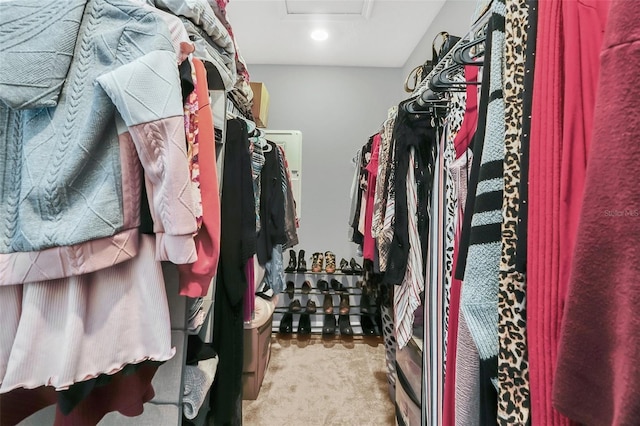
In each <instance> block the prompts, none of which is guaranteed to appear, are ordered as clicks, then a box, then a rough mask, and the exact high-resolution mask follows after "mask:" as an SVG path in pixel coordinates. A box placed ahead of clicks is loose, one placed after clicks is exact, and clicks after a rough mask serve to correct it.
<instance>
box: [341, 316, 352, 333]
mask: <svg viewBox="0 0 640 426" xmlns="http://www.w3.org/2000/svg"><path fill="white" fill-rule="evenodd" d="M338 325H339V327H340V334H342V335H343V336H353V329H352V328H351V322H350V321H349V315H340V317H339V318H338Z"/></svg>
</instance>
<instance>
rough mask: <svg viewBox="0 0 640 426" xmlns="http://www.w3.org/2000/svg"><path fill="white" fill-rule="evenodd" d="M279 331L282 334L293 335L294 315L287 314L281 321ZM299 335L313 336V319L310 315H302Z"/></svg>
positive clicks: (299, 322) (299, 323)
mask: <svg viewBox="0 0 640 426" xmlns="http://www.w3.org/2000/svg"><path fill="white" fill-rule="evenodd" d="M279 331H280V333H281V334H291V333H293V315H292V314H290V313H288V312H287V313H286V314H284V315H283V316H282V319H281V320H280V327H279ZM298 334H301V335H306V334H311V317H310V316H309V314H300V320H299V321H298Z"/></svg>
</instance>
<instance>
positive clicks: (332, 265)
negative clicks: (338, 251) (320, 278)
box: [311, 251, 336, 274]
mask: <svg viewBox="0 0 640 426" xmlns="http://www.w3.org/2000/svg"><path fill="white" fill-rule="evenodd" d="M323 262H324V266H323ZM323 270H324V271H325V272H326V273H327V274H333V273H335V272H336V255H335V254H333V252H331V251H326V252H324V254H322V253H320V252H317V253H313V256H312V257H311V272H322V271H323Z"/></svg>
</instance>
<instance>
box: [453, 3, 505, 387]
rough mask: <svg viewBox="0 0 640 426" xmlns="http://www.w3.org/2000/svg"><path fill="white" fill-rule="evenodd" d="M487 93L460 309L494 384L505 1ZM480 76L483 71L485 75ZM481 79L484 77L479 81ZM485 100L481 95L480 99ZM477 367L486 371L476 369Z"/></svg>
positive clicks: (494, 25)
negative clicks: (483, 130) (483, 131)
mask: <svg viewBox="0 0 640 426" xmlns="http://www.w3.org/2000/svg"><path fill="white" fill-rule="evenodd" d="M491 8H492V17H491V22H490V28H491V34H490V40H491V45H490V46H487V50H488V51H489V52H490V53H489V58H485V66H487V64H488V66H489V67H490V69H489V80H488V83H489V96H488V107H487V115H486V127H485V136H484V143H483V146H482V152H481V153H476V152H474V157H475V156H476V155H480V156H481V160H480V169H479V174H478V183H477V187H476V191H475V202H474V203H473V209H472V210H469V211H468V212H467V214H472V215H473V216H472V218H471V228H470V239H469V248H468V254H467V262H466V267H465V270H464V284H463V285H462V294H461V309H462V312H463V315H464V317H465V320H466V322H467V324H468V326H469V330H470V332H471V335H472V337H473V340H474V342H475V343H476V345H477V347H478V353H479V355H480V363H481V364H480V365H481V375H482V376H484V377H488V378H490V379H491V382H492V383H493V384H494V386H496V388H497V355H498V288H499V273H500V256H501V224H502V197H503V190H504V179H503V161H504V138H505V109H504V108H505V107H504V99H503V94H502V78H503V63H504V40H505V33H504V28H505V12H506V8H505V2H504V0H495V1H494V2H493V4H492V6H491ZM485 75H486V74H485ZM483 81H487V80H484V78H483ZM481 102H487V99H484V100H481ZM482 371H484V372H486V374H485V373H482Z"/></svg>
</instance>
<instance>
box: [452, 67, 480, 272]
mask: <svg viewBox="0 0 640 426" xmlns="http://www.w3.org/2000/svg"><path fill="white" fill-rule="evenodd" d="M478 71H479V67H476V66H471V65H468V66H466V67H465V68H464V78H465V80H466V81H478ZM466 93H467V100H466V107H465V111H464V118H463V119H462V126H460V130H458V134H457V135H456V139H455V141H454V142H453V144H454V145H455V147H456V158H460V157H461V156H462V155H463V154H464V153H465V152H466V151H467V148H469V145H470V144H471V141H472V140H473V135H475V133H476V127H478V88H477V86H475V85H469V86H467V91H466ZM454 265H455V263H454Z"/></svg>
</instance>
